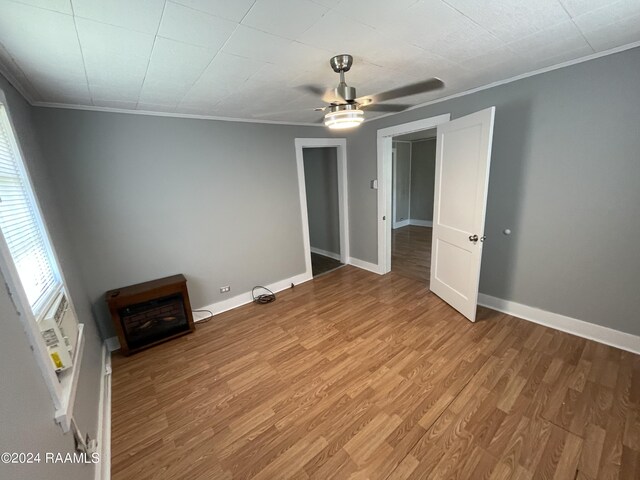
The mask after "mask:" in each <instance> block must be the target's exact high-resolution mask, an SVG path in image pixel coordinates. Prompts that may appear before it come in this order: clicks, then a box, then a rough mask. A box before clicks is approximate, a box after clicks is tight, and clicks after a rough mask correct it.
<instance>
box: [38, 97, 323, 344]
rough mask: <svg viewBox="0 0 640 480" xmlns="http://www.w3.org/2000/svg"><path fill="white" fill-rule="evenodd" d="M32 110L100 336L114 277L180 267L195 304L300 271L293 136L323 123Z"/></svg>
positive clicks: (122, 279)
mask: <svg viewBox="0 0 640 480" xmlns="http://www.w3.org/2000/svg"><path fill="white" fill-rule="evenodd" d="M35 116H36V119H37V123H38V127H39V133H40V137H41V143H42V148H43V149H44V150H46V151H47V154H48V160H49V162H50V164H51V172H52V181H53V182H54V183H55V185H56V188H57V191H58V192H59V196H60V202H61V206H62V207H63V209H64V211H65V212H66V216H65V220H66V222H67V225H68V228H69V230H70V231H72V232H73V236H72V237H71V242H72V245H73V248H74V250H75V252H76V255H77V256H78V258H79V260H80V263H81V266H82V271H83V273H84V277H85V280H86V288H87V290H88V292H89V296H90V298H91V301H92V302H93V304H94V308H95V313H96V315H97V317H98V320H99V322H100V325H101V331H102V333H103V335H104V336H105V337H109V336H112V335H113V334H114V333H113V329H112V326H111V320H110V319H109V318H108V313H107V310H106V306H105V302H104V297H103V295H104V292H105V291H107V290H109V289H112V288H118V287H121V286H125V285H129V284H132V283H137V282H143V281H147V280H151V279H154V278H158V277H163V276H166V275H171V274H175V273H184V274H185V275H186V277H187V282H188V288H189V294H190V297H191V303H192V305H193V306H194V308H195V307H203V306H205V305H209V304H211V303H214V302H218V301H221V300H224V299H227V298H230V297H232V296H234V295H238V294H241V293H245V292H248V291H250V290H251V288H252V287H253V286H255V285H265V284H269V283H271V282H275V281H279V280H283V279H286V278H289V277H291V276H294V275H297V274H300V273H303V272H304V269H305V259H304V253H303V244H302V220H301V213H300V200H299V198H300V197H299V189H298V177H297V171H296V157H295V145H294V140H295V138H296V137H318V136H322V137H329V136H330V135H328V133H327V131H326V130H325V129H324V128H314V127H290V126H284V125H270V124H255V123H237V122H224V121H215V120H196V119H180V118H168V117H156V116H145V115H128V114H118V113H103V112H89V111H79V110H62V109H51V108H37V109H35ZM223 285H230V286H231V292H230V293H227V294H220V293H219V288H220V287H221V286H223Z"/></svg>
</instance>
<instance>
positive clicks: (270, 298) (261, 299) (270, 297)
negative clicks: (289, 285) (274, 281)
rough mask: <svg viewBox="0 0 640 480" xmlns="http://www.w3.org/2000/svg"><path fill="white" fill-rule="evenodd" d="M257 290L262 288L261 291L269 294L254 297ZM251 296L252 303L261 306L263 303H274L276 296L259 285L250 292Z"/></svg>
mask: <svg viewBox="0 0 640 480" xmlns="http://www.w3.org/2000/svg"><path fill="white" fill-rule="evenodd" d="M258 288H262V289H263V290H266V291H267V292H269V293H262V294H260V295H258V296H257V297H256V294H255V291H256V289H258ZM251 296H252V297H253V301H254V303H258V304H260V305H263V304H265V303H271V302H274V301H275V300H276V294H275V293H273V292H272V291H271V290H269V289H268V288H267V287H262V286H260V285H258V286H257V287H253V289H252V290H251Z"/></svg>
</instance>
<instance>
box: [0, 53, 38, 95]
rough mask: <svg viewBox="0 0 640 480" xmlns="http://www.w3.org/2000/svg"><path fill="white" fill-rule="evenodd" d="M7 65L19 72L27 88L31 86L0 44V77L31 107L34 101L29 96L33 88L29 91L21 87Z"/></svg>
mask: <svg viewBox="0 0 640 480" xmlns="http://www.w3.org/2000/svg"><path fill="white" fill-rule="evenodd" d="M8 63H12V64H13V67H14V68H16V69H17V70H19V71H20V73H21V74H22V77H23V78H24V79H25V82H26V83H28V84H29V86H31V82H29V79H28V78H27V76H26V75H25V74H24V72H23V71H22V69H21V68H20V67H19V66H18V65H17V64H16V62H15V61H14V60H13V58H12V57H11V55H10V54H9V52H8V51H7V49H6V48H4V46H3V45H2V44H0V75H2V76H3V77H4V78H5V79H6V80H7V82H9V83H10V84H11V86H13V88H15V89H16V90H17V91H18V93H20V95H22V97H23V98H24V99H25V100H26V101H27V102H28V103H29V104H30V105H33V103H34V101H35V100H34V98H33V95H31V91H33V87H32V86H31V90H29V89H27V88H25V87H24V85H22V83H21V82H20V81H19V80H18V78H17V76H16V75H14V74H13V70H12V69H11V68H10V67H9V65H8Z"/></svg>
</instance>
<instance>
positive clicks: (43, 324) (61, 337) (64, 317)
mask: <svg viewBox="0 0 640 480" xmlns="http://www.w3.org/2000/svg"><path fill="white" fill-rule="evenodd" d="M38 326H39V327H40V333H41V334H42V338H44V342H45V344H46V346H47V349H48V350H49V358H50V359H51V363H52V364H53V367H54V368H55V370H56V372H58V373H59V372H62V371H64V370H67V369H68V368H70V367H71V366H72V365H73V353H74V351H75V348H76V343H77V340H78V321H77V319H76V317H75V314H74V313H73V310H72V309H71V307H70V305H69V300H68V299H67V294H66V293H65V291H64V290H62V289H61V290H60V292H59V293H58V294H57V295H56V297H55V300H54V301H53V302H52V303H51V305H50V306H49V307H48V309H47V310H46V311H45V314H44V315H42V317H41V318H40V320H39V321H38Z"/></svg>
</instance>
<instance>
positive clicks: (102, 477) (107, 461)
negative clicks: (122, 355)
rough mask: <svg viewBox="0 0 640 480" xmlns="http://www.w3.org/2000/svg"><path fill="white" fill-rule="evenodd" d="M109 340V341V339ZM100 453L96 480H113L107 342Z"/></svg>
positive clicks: (98, 434) (100, 407)
mask: <svg viewBox="0 0 640 480" xmlns="http://www.w3.org/2000/svg"><path fill="white" fill-rule="evenodd" d="M107 340H108V339H107ZM98 414H99V417H98V431H97V432H96V440H97V441H98V453H99V454H100V463H98V464H97V465H96V467H95V468H96V469H95V473H94V478H95V480H110V479H111V350H110V349H109V345H108V344H107V341H105V342H104V343H103V344H102V370H101V376H100V405H99V407H98Z"/></svg>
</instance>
